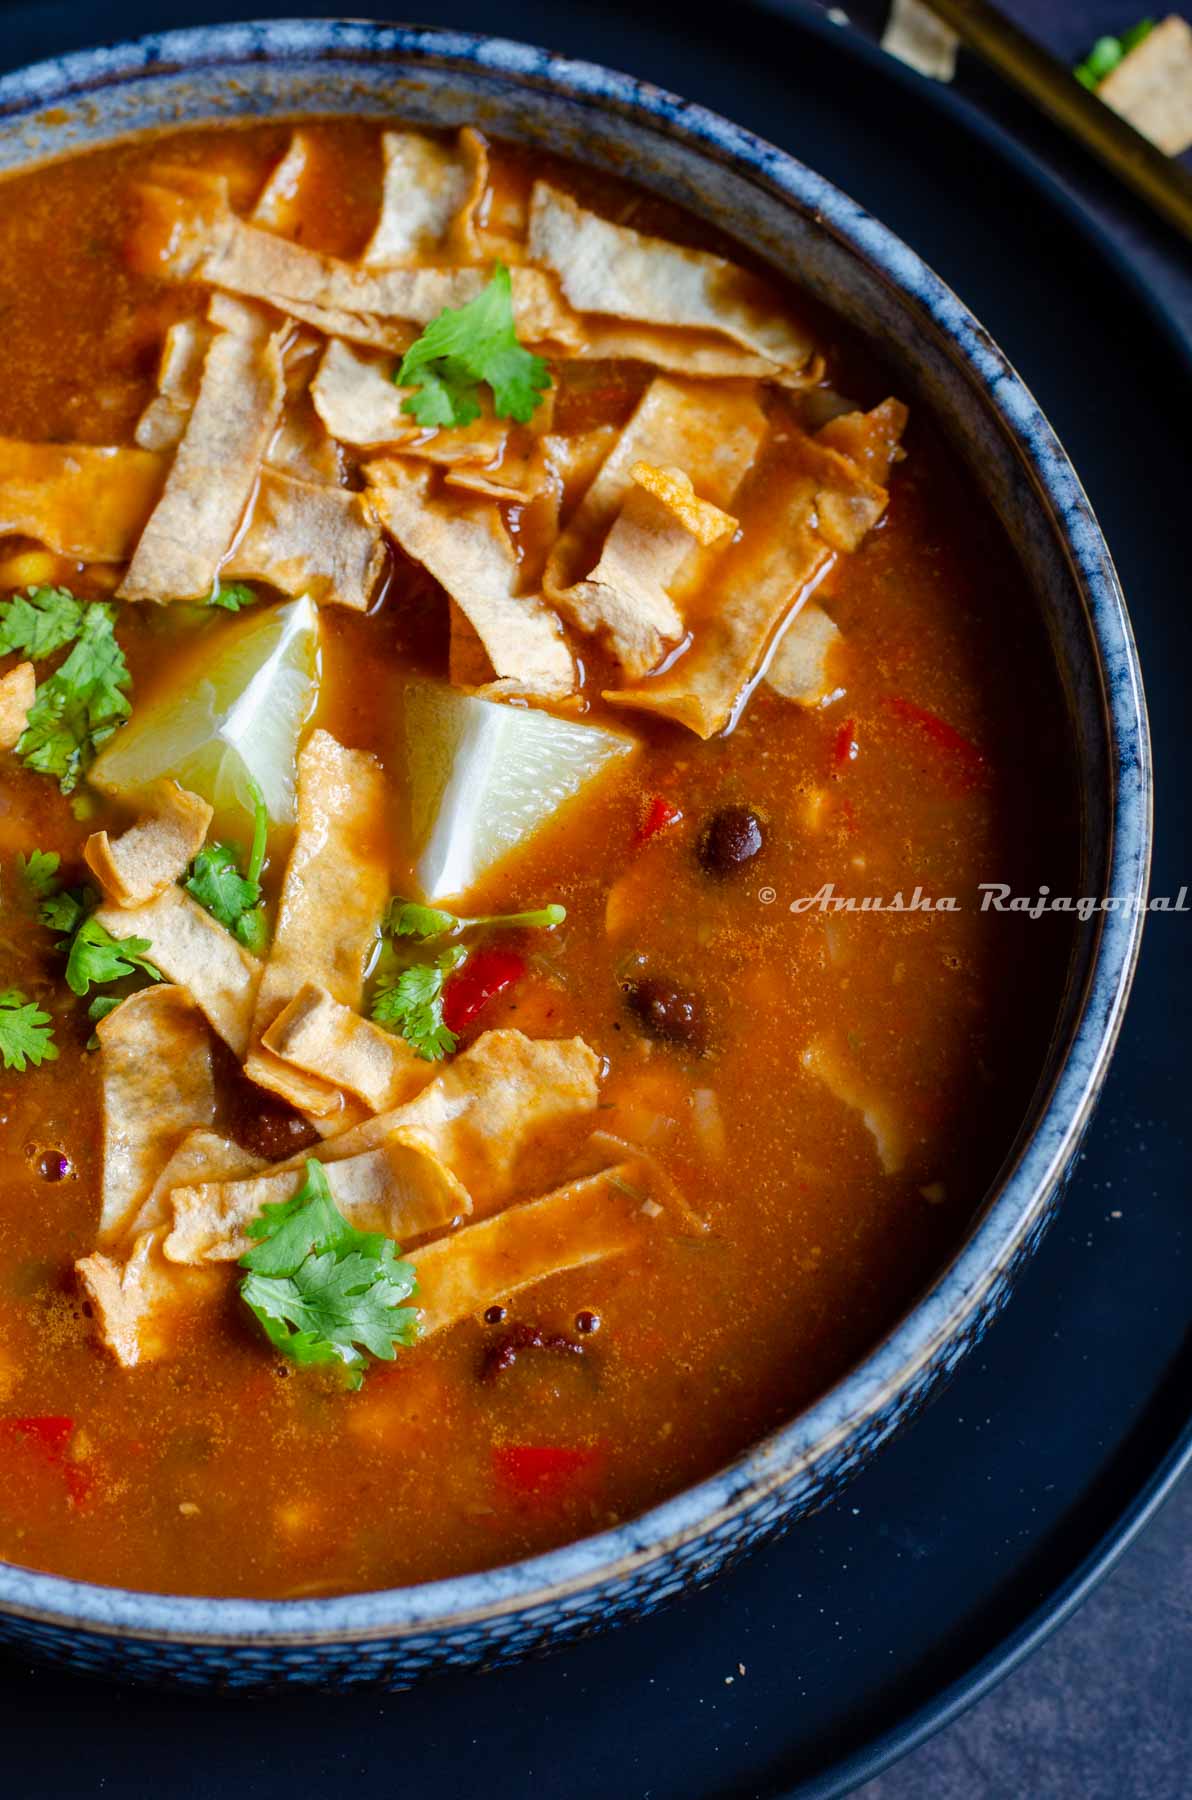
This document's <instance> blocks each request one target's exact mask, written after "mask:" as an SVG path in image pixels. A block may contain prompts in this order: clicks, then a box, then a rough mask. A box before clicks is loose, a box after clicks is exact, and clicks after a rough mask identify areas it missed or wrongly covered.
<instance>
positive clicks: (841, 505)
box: [605, 414, 905, 738]
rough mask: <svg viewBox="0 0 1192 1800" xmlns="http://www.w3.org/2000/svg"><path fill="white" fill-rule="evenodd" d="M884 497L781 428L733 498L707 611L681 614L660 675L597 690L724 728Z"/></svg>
mask: <svg viewBox="0 0 1192 1800" xmlns="http://www.w3.org/2000/svg"><path fill="white" fill-rule="evenodd" d="M903 416H904V417H905V414H903ZM841 423H842V421H833V425H838V424H841ZM825 430H827V431H831V430H832V426H828V427H825ZM886 500H887V494H886V490H885V488H884V487H880V486H878V484H877V483H876V482H875V481H872V480H871V479H870V478H869V476H868V475H867V474H865V473H864V472H863V471H862V469H861V468H860V467H859V465H858V464H857V463H855V462H854V461H852V460H851V458H849V457H847V456H844V455H842V454H841V453H840V452H839V451H838V450H835V449H832V448H831V447H830V446H829V445H827V444H825V443H823V442H821V441H820V440H818V439H816V438H809V437H804V436H802V435H801V434H790V435H788V436H787V438H786V440H785V441H784V443H783V444H781V445H780V446H778V447H777V449H776V453H775V454H774V455H773V456H772V457H770V458H768V459H767V460H766V462H765V464H764V465H763V466H762V467H761V468H760V469H759V470H758V471H757V472H756V474H755V476H754V478H753V479H752V480H751V482H750V483H749V485H748V488H747V489H746V490H745V491H744V492H743V494H742V496H741V500H740V503H739V505H738V508H737V510H738V512H739V513H740V517H741V531H740V534H739V536H738V538H737V539H736V540H735V541H734V543H733V544H732V545H731V546H730V547H729V548H728V549H727V550H726V551H725V552H724V554H723V555H722V556H721V558H720V560H719V561H718V562H717V564H716V568H715V571H714V575H713V578H712V580H711V581H710V582H709V583H708V587H709V589H710V590H711V592H710V593H709V594H708V595H707V596H706V599H707V602H708V603H707V605H706V608H705V610H704V611H703V612H702V613H696V614H695V615H694V616H693V614H692V613H690V612H689V613H688V616H687V619H686V624H687V627H688V630H689V632H690V633H691V636H692V643H691V647H690V648H689V649H687V650H685V651H684V652H683V654H682V655H681V656H679V657H677V658H676V659H675V660H674V661H673V662H672V663H671V665H670V667H669V668H668V669H667V670H666V671H665V673H664V674H662V675H659V676H656V677H654V678H653V679H651V678H649V677H647V678H646V679H645V680H644V681H642V682H641V683H640V685H638V686H637V687H631V688H610V689H607V690H606V691H605V698H606V699H607V700H608V701H609V702H610V703H611V704H612V705H614V706H631V707H641V708H642V709H643V710H645V711H647V712H657V713H663V714H665V715H666V716H667V717H669V718H673V719H677V720H678V721H679V723H680V724H683V725H686V726H688V727H689V728H690V729H691V730H692V731H694V732H695V733H696V734H697V735H698V736H699V737H702V738H708V737H711V736H713V734H714V733H715V732H717V731H721V730H723V728H724V727H725V726H726V725H727V724H728V722H729V720H730V719H731V717H732V715H733V711H734V709H735V707H736V706H737V705H738V703H739V702H740V700H741V698H742V696H743V695H744V694H745V693H746V692H747V691H748V687H749V684H750V682H751V681H752V680H753V679H754V677H755V676H756V675H757V674H758V672H759V671H760V670H761V668H762V666H763V663H764V659H765V656H766V652H767V650H768V649H769V648H770V646H771V644H772V643H773V641H774V639H775V636H776V634H777V632H778V630H779V629H780V627H781V625H782V624H783V622H784V620H786V619H787V618H788V617H789V616H790V615H791V614H793V613H795V612H797V611H798V608H799V607H800V606H801V605H802V603H803V602H804V601H805V600H806V599H807V598H808V596H809V595H810V593H811V592H812V589H813V588H814V587H815V585H816V583H817V582H818V581H820V580H822V578H823V576H824V575H826V574H827V572H828V570H829V568H830V567H831V566H832V564H833V562H834V561H835V560H836V556H837V554H839V553H845V552H849V551H852V550H855V549H856V548H857V547H858V545H859V544H860V542H861V540H862V539H863V537H864V536H865V533H866V532H867V531H868V530H869V529H870V528H871V527H872V526H873V525H874V524H876V522H877V520H878V519H879V518H880V517H881V515H882V513H883V512H884V510H885V506H886Z"/></svg>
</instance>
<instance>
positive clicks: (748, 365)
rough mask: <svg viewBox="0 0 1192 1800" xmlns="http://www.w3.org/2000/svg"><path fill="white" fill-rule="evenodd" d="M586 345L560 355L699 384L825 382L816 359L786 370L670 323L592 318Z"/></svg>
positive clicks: (587, 324) (799, 385) (795, 385)
mask: <svg viewBox="0 0 1192 1800" xmlns="http://www.w3.org/2000/svg"><path fill="white" fill-rule="evenodd" d="M584 330H585V333H586V335H585V337H584V341H583V343H582V344H578V345H573V344H560V345H559V346H558V347H557V348H556V350H555V355H556V356H557V357H560V358H563V359H566V360H574V361H580V362H643V363H652V364H653V365H654V366H655V367H656V368H659V369H666V370H667V371H668V372H669V373H671V374H675V375H684V376H687V377H689V378H691V379H693V380H700V381H706V380H719V379H723V378H726V377H733V376H736V377H738V378H740V379H746V380H754V381H773V382H776V383H777V384H778V385H779V386H780V387H785V388H808V387H814V386H815V384H816V383H817V382H818V381H820V380H822V378H823V373H824V361H823V358H822V357H821V356H818V355H816V356H813V357H812V358H811V361H810V362H809V363H807V364H806V365H805V366H804V367H803V368H801V369H780V368H779V367H778V364H777V363H773V362H771V361H770V360H769V358H768V357H765V356H754V355H753V354H752V353H751V352H750V351H748V350H742V349H740V347H739V346H738V345H736V344H732V343H730V342H729V341H728V339H727V338H723V337H719V336H717V334H716V333H715V332H713V331H679V330H668V328H667V327H666V326H664V325H631V324H622V323H620V322H619V321H617V320H615V319H599V318H592V317H590V318H587V319H585V320H584Z"/></svg>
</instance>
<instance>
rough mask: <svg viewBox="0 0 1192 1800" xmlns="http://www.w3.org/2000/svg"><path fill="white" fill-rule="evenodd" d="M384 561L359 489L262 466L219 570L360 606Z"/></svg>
mask: <svg viewBox="0 0 1192 1800" xmlns="http://www.w3.org/2000/svg"><path fill="white" fill-rule="evenodd" d="M384 562H385V545H384V541H383V539H382V537H381V532H380V528H379V526H378V525H377V523H376V520H375V518H374V516H373V510H372V507H371V506H370V504H369V502H368V499H367V497H366V496H365V495H363V494H353V493H349V492H348V490H347V489H346V488H339V487H332V486H330V484H328V483H324V482H314V481H298V480H297V479H296V478H295V477H294V476H292V475H283V474H282V473H281V471H280V470H277V469H262V471H261V475H260V480H259V481H258V483H257V491H256V496H255V498H254V500H253V505H252V513H251V515H250V516H249V520H248V524H247V525H246V526H245V528H244V530H243V532H242V533H241V535H240V537H239V539H238V540H237V542H236V545H235V547H234V548H233V550H232V553H231V555H230V556H229V557H228V559H227V561H226V562H225V563H224V565H223V568H222V569H221V570H220V574H221V575H222V576H225V577H227V578H228V579H229V580H249V581H267V582H268V583H269V585H270V586H271V587H275V588H280V589H281V591H282V593H283V594H310V595H311V597H312V598H313V599H315V600H317V601H318V602H319V603H320V605H324V606H347V607H350V608H351V609H352V610H353V611H354V612H365V611H366V610H367V608H368V604H369V601H370V600H371V598H372V594H373V589H374V588H375V587H376V585H377V582H378V581H379V579H380V575H381V570H382V568H383V566H384Z"/></svg>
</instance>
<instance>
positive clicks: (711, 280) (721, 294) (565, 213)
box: [529, 181, 814, 370]
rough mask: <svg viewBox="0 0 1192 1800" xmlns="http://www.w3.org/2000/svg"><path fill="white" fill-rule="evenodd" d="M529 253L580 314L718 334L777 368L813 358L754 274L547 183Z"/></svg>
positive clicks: (533, 209)
mask: <svg viewBox="0 0 1192 1800" xmlns="http://www.w3.org/2000/svg"><path fill="white" fill-rule="evenodd" d="M529 254H530V259H531V261H533V262H537V263H542V264H545V266H546V267H547V268H548V269H552V270H553V271H554V272H555V274H556V275H557V276H558V277H559V280H560V282H561V283H562V287H563V294H564V296H565V298H566V299H567V300H568V301H570V303H571V305H572V306H574V307H575V308H576V310H577V311H578V312H581V313H611V314H612V315H613V316H614V317H615V318H618V319H634V320H639V321H641V322H643V323H645V324H647V325H664V326H682V327H685V328H688V329H692V330H697V331H704V332H716V333H719V334H722V335H723V336H724V337H728V338H731V339H732V340H733V342H734V343H737V344H741V345H743V346H744V348H745V349H746V350H748V351H751V352H752V353H753V354H754V355H755V356H761V357H764V358H766V360H767V361H768V362H769V363H771V364H772V365H774V366H775V368H776V370H782V369H796V370H800V369H803V368H805V367H806V365H807V364H808V362H809V361H810V360H811V357H812V355H813V352H814V345H813V343H812V340H811V338H810V336H809V334H808V333H807V331H806V330H805V329H804V328H803V327H802V326H801V325H800V324H798V322H797V321H796V320H794V319H792V318H791V316H790V314H789V313H788V312H787V311H786V310H785V309H784V308H783V306H782V305H781V303H780V302H779V301H778V300H777V298H776V297H775V295H774V294H773V293H772V292H771V291H770V290H769V289H768V288H767V287H766V285H765V283H764V282H762V281H761V280H759V278H758V277H757V276H755V275H750V274H748V273H747V272H746V271H745V270H744V269H739V268H738V267H737V266H736V265H735V264H734V263H730V262H726V261H725V260H724V258H723V257H720V256H711V255H709V254H708V252H707V251H704V250H688V249H686V248H685V247H683V246H682V245H679V244H671V243H668V242H667V241H666V239H664V238H655V237H646V236H645V235H644V234H643V233H642V232H640V231H633V230H631V229H630V228H629V227H628V226H626V225H614V224H613V223H612V222H611V220H609V219H602V218H601V217H600V216H599V214H597V213H593V212H587V211H585V209H584V208H583V207H582V206H578V205H577V204H576V202H575V201H574V200H572V199H571V197H570V195H568V194H564V193H562V192H561V191H560V190H559V189H558V188H553V187H551V186H550V184H549V183H548V182H545V181H538V182H535V184H534V194H533V199H532V201H531V205H530V235H529Z"/></svg>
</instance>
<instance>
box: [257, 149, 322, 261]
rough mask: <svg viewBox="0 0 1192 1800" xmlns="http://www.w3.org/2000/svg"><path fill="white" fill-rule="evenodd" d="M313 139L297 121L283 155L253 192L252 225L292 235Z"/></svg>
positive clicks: (298, 220)
mask: <svg viewBox="0 0 1192 1800" xmlns="http://www.w3.org/2000/svg"><path fill="white" fill-rule="evenodd" d="M315 143H316V140H315V138H314V137H313V136H312V134H311V133H310V132H309V131H304V130H303V129H302V127H301V125H299V126H296V127H295V129H294V130H293V131H292V132H291V133H290V141H289V143H288V145H287V146H286V153H285V155H284V156H283V157H282V159H281V161H280V162H279V163H276V164H275V165H274V167H273V169H272V171H271V172H270V175H269V179H268V180H267V181H266V183H265V185H264V187H263V188H262V189H261V192H260V194H259V195H258V196H257V203H256V205H255V206H254V207H253V209H252V214H251V218H252V222H253V224H254V225H260V226H262V227H263V228H264V229H265V230H266V231H278V232H280V233H281V234H282V235H283V236H285V237H292V236H293V234H294V231H295V228H296V227H297V226H298V225H299V224H300V223H301V221H302V200H301V193H302V186H303V183H304V182H305V181H306V179H307V177H308V175H309V174H310V170H311V166H312V164H313V163H314V161H315V158H316V155H317V152H316V148H315Z"/></svg>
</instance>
